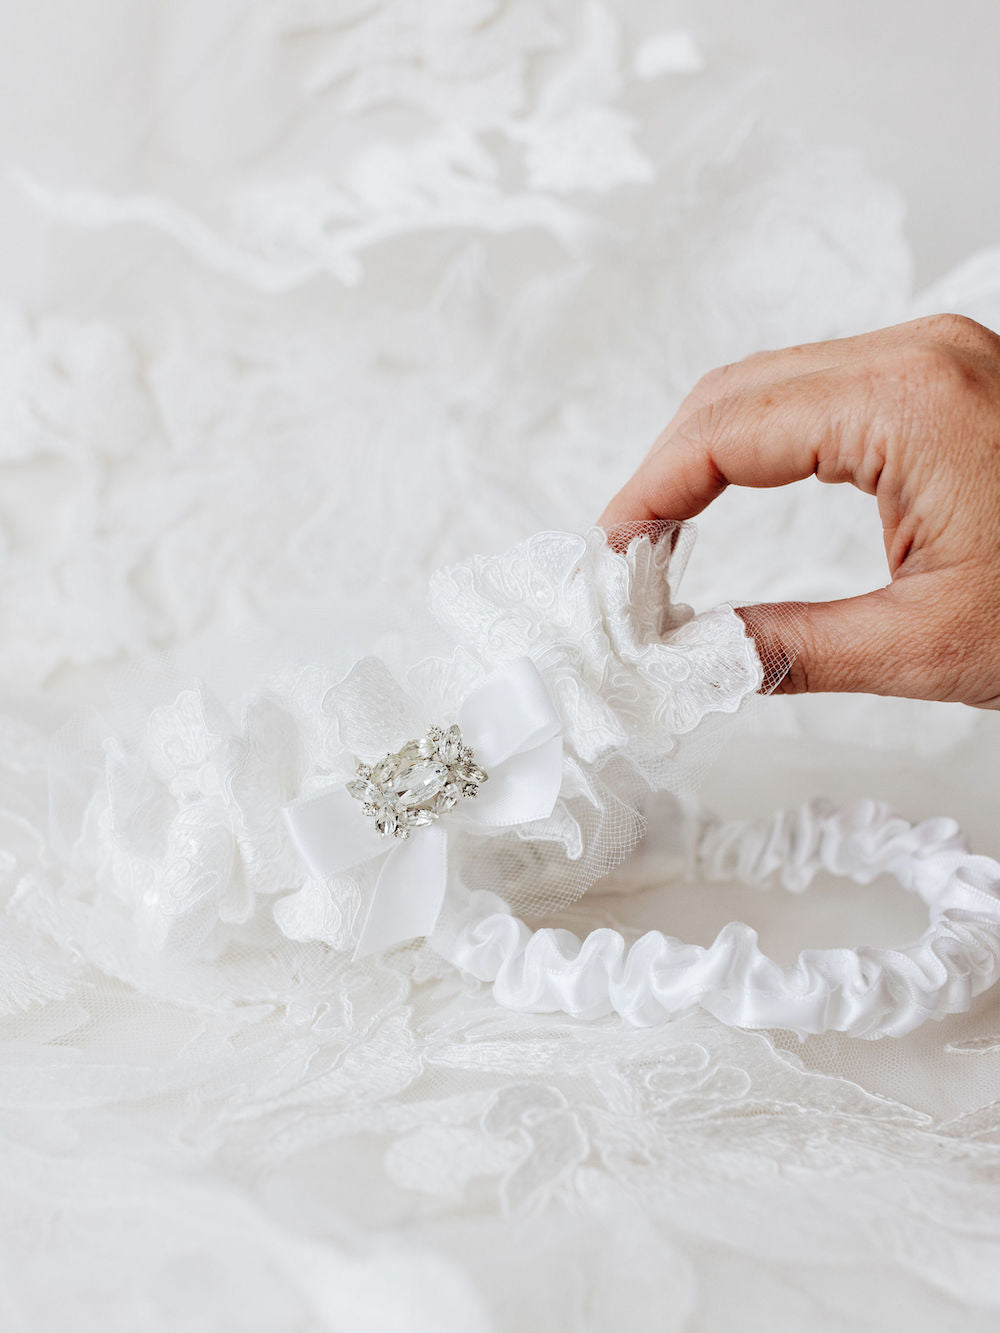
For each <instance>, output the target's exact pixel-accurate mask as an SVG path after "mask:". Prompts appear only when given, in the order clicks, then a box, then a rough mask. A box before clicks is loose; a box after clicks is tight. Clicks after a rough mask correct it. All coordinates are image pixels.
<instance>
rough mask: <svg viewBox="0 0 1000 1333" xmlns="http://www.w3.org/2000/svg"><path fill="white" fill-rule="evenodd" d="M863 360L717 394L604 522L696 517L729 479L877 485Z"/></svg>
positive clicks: (662, 446)
mask: <svg viewBox="0 0 1000 1333" xmlns="http://www.w3.org/2000/svg"><path fill="white" fill-rule="evenodd" d="M867 406H868V402H867V395H866V393H865V392H864V391H863V390H862V391H861V392H860V393H859V383H858V376H857V371H856V369H854V370H852V369H848V368H840V367H838V368H835V369H832V370H824V371H819V372H816V373H814V374H809V375H800V376H796V377H795V378H794V379H790V380H787V381H785V382H784V383H781V384H774V385H768V386H766V387H764V388H759V389H754V390H751V391H749V392H746V393H741V394H736V395H734V396H733V397H730V398H725V399H721V400H719V401H718V402H714V403H709V404H708V405H706V406H705V407H702V408H700V409H699V410H698V411H697V412H695V413H693V414H692V415H691V416H689V417H687V418H686V419H685V420H684V421H682V422H680V423H679V424H678V425H677V427H676V429H675V430H673V431H672V432H671V433H669V434H668V435H666V436H665V437H664V438H663V440H662V441H661V442H660V443H659V445H658V446H657V447H656V448H655V449H654V450H653V451H652V452H651V453H650V454H649V455H648V456H647V457H646V459H645V460H644V462H643V463H642V465H641V466H640V467H639V470H638V471H637V472H636V473H635V474H634V476H633V477H632V478H631V479H630V480H629V481H628V482H627V483H626V484H625V486H623V487H622V489H621V490H620V491H619V492H618V494H617V495H616V496H615V497H614V499H613V500H612V501H611V503H610V504H609V505H608V507H607V509H606V510H605V511H604V513H603V515H602V516H601V519H600V525H601V527H603V528H609V527H613V526H614V525H616V524H619V523H628V522H634V521H639V522H646V521H649V520H651V519H658V518H673V519H686V518H693V517H694V516H695V515H696V514H700V513H701V511H702V510H703V509H705V508H706V507H707V506H708V505H709V504H711V502H712V501H713V500H714V499H715V498H716V497H717V496H718V495H720V494H721V493H722V492H723V491H724V490H725V489H726V487H727V486H729V485H735V486H760V487H767V486H786V485H788V484H789V483H790V482H793V481H801V480H803V478H805V477H810V476H813V475H817V476H819V477H820V479H821V480H822V481H829V482H844V481H850V482H853V483H854V485H856V486H858V487H859V488H860V489H862V490H865V491H868V493H869V494H874V492H875V485H876V482H877V480H878V477H879V475H880V473H881V469H882V465H883V464H884V461H885V460H884V458H883V457H882V456H881V453H880V451H879V448H878V447H877V443H876V441H875V440H874V439H873V438H872V437H871V435H870V432H869V430H868V415H869V414H868V412H867V411H866V408H867Z"/></svg>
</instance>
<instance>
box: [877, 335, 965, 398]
mask: <svg viewBox="0 0 1000 1333" xmlns="http://www.w3.org/2000/svg"><path fill="white" fill-rule="evenodd" d="M886 368H887V369H888V370H889V371H890V374H893V373H894V377H896V378H899V379H900V380H902V381H903V382H904V384H905V385H906V387H907V389H910V390H912V389H916V390H918V391H919V392H921V393H935V394H939V395H945V396H947V397H953V396H955V395H961V394H965V393H968V392H970V391H972V390H974V389H976V388H978V386H979V382H980V378H981V371H980V368H979V367H978V366H977V365H976V363H975V362H973V361H971V360H970V359H969V358H968V356H967V355H966V354H965V353H964V352H963V351H961V350H960V349H959V348H957V347H955V346H954V345H952V344H949V343H939V342H919V343H915V344H914V345H913V346H911V347H908V348H906V349H905V351H903V352H900V353H898V354H897V356H896V357H895V358H894V359H893V360H892V362H891V363H889V365H888V366H887V367H886Z"/></svg>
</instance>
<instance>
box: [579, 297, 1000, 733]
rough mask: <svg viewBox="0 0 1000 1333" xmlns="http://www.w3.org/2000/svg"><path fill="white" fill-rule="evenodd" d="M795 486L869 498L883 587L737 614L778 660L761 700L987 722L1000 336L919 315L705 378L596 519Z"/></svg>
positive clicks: (996, 582)
mask: <svg viewBox="0 0 1000 1333" xmlns="http://www.w3.org/2000/svg"><path fill="white" fill-rule="evenodd" d="M812 475H815V476H817V477H818V478H819V480H820V481H826V482H845V481H848V482H851V483H852V484H853V485H854V486H857V487H858V488H859V489H860V490H863V491H866V492H868V494H869V495H874V496H875V497H876V499H877V502H878V510H879V514H880V516H881V519H882V528H883V536H884V540H885V551H886V556H887V558H888V562H889V571H890V574H891V576H892V581H891V582H890V583H889V584H888V585H887V586H886V587H884V588H879V589H878V590H877V591H874V592H869V593H867V594H865V595H864V596H860V597H848V598H845V599H844V600H842V601H834V602H814V603H808V604H807V603H782V604H778V605H763V606H753V607H745V608H742V609H741V610H740V614H741V615H742V616H743V619H744V620H745V621H746V623H747V627H748V629H749V631H750V632H751V633H752V634H753V636H754V638H755V639H756V640H757V642H758V645H759V646H760V647H761V656H762V658H764V657H771V658H773V657H774V656H775V654H777V655H779V656H781V655H783V656H784V657H785V659H786V661H787V663H788V668H789V669H788V673H787V675H786V676H785V679H784V681H783V682H782V684H781V685H779V687H778V688H779V689H783V690H786V691H788V692H792V693H799V692H802V691H807V690H808V691H820V690H852V691H864V692H867V693H871V694H898V695H905V696H909V697H910V698H916V699H942V700H957V701H960V702H962V703H966V704H972V705H974V706H976V707H979V708H1000V337H997V336H996V334H994V333H991V332H990V331H989V330H988V329H985V328H983V327H982V325H980V324H977V323H975V322H974V321H973V320H970V319H965V318H963V317H961V316H958V315H935V316H932V317H930V318H926V319H917V320H913V321H912V322H910V323H908V324H900V325H897V326H895V327H894V328H889V329H881V330H879V331H878V332H876V333H869V334H864V335H862V336H861V337H857V338H843V339H838V340H835V341H832V342H825V343H813V344H810V345H807V346H802V347H790V348H787V349H786V350H784V351H780V352H760V353H757V354H756V355H754V356H751V357H748V358H747V359H746V360H745V361H739V362H736V363H735V364H734V365H731V366H723V367H722V368H721V369H719V370H714V371H711V372H710V373H709V374H708V375H706V376H705V377H704V378H703V379H702V380H700V381H699V383H698V384H697V385H696V386H695V388H694V389H693V391H692V392H691V393H690V394H689V395H688V397H687V398H686V399H685V400H684V402H683V403H682V404H681V407H680V409H679V411H678V412H677V414H676V416H675V417H674V419H673V420H672V421H671V422H670V424H669V425H668V426H667V428H666V429H665V430H664V431H663V433H662V434H661V435H660V436H659V438H658V439H657V440H656V442H655V444H654V445H653V447H652V449H651V450H650V452H649V454H648V455H647V457H646V459H645V461H644V462H643V463H642V465H641V466H640V467H639V469H638V471H637V472H636V473H635V475H634V476H633V477H632V479H631V480H630V481H629V482H628V483H627V484H626V485H625V486H624V487H623V488H622V490H621V491H619V492H618V494H617V495H616V496H615V498H614V499H613V500H612V501H611V503H610V505H609V506H608V507H607V509H606V510H605V512H604V514H603V515H602V517H601V520H600V522H601V526H602V527H604V528H605V529H607V528H610V527H613V526H614V525H615V524H617V523H624V522H629V521H634V520H640V521H642V520H649V519H654V518H674V519H685V518H691V517H693V516H694V515H695V514H699V513H700V512H701V511H702V510H703V509H704V508H705V507H706V506H707V505H709V504H710V503H711V502H712V500H714V499H715V498H716V496H718V495H719V494H721V492H722V491H723V490H725V488H726V487H727V486H729V485H736V486H784V485H787V484H788V483H789V482H792V481H799V480H801V479H802V478H804V477H809V476H812ZM789 557H790V558H794V553H793V552H789ZM765 649H766V652H765Z"/></svg>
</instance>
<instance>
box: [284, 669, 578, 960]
mask: <svg viewBox="0 0 1000 1333" xmlns="http://www.w3.org/2000/svg"><path fill="white" fill-rule="evenodd" d="M457 721H458V725H459V727H460V728H461V732H462V736H463V739H464V740H465V742H466V743H467V744H468V745H470V746H471V747H472V749H473V751H474V752H475V756H476V762H477V763H478V764H480V765H481V766H482V767H483V768H484V769H485V770H486V771H487V773H488V774H489V781H488V782H486V783H485V784H484V785H483V786H482V787H481V788H480V792H479V795H478V797H477V798H476V799H475V800H474V801H469V802H463V803H462V805H461V807H459V808H456V809H455V810H454V811H452V812H450V813H448V814H445V815H444V816H442V818H441V819H439V820H438V821H437V822H436V823H434V824H430V825H428V826H427V827H425V828H418V829H415V830H414V831H413V833H412V834H411V835H410V837H409V838H407V839H405V840H400V841H396V840H395V839H389V840H388V842H389V846H390V847H391V851H388V854H386V852H387V840H386V839H385V838H383V837H382V836H381V835H380V834H379V833H378V832H377V831H376V829H375V825H374V822H373V821H372V820H371V818H369V817H368V816H367V815H365V814H364V813H363V811H362V809H361V806H360V805H359V803H358V802H357V801H356V800H355V799H354V798H353V797H352V796H350V794H349V793H348V791H347V789H346V787H345V786H338V787H334V788H332V789H331V790H329V791H323V792H320V793H318V794H317V795H315V796H307V797H304V798H303V799H301V800H298V801H294V802H293V803H292V804H291V805H288V806H286V807H285V809H284V816H285V821H286V823H287V825H288V829H289V832H290V833H291V836H292V841H293V842H294V844H295V846H296V848H297V849H298V852H299V854H300V855H301V857H302V859H303V860H304V861H305V863H306V865H307V866H308V867H309V869H310V870H311V871H312V873H313V874H314V875H316V876H317V877H318V878H320V879H326V878H328V877H330V876H332V875H337V874H340V873H342V872H343V871H345V870H348V869H350V868H351V867H352V866H357V865H361V864H362V863H363V862H365V861H370V860H373V859H374V858H375V857H378V856H384V857H385V859H384V861H383V862H382V866H381V868H380V870H379V874H378V879H377V881H376V883H375V891H374V893H373V894H372V897H371V900H370V902H369V904H368V911H367V914H366V916H365V919H364V923H363V925H362V927H361V934H360V937H359V939H358V944H357V948H356V949H355V951H354V957H355V958H356V959H357V958H363V957H365V956H366V955H368V954H372V953H377V952H379V951H381V950H382V949H387V948H389V947H390V945H393V944H399V943H401V942H402V941H403V940H408V939H412V938H413V937H414V936H417V935H429V934H430V933H431V932H432V931H433V929H434V926H435V924H436V923H437V919H438V916H439V915H440V913H441V905H442V903H443V902H444V895H445V889H446V888H447V883H448V823H449V821H450V820H452V819H454V818H455V817H456V816H457V817H458V818H459V819H461V820H463V821H464V822H465V824H466V825H467V826H468V825H470V824H471V825H473V826H478V827H480V828H483V829H500V828H509V827H512V826H513V825H516V824H527V823H531V822H532V821H533V820H536V819H546V818H548V816H549V815H550V814H551V813H552V810H553V807H554V806H555V803H556V798H557V796H558V795H559V788H560V785H561V783H562V753H563V744H562V734H561V725H560V722H559V717H558V715H557V713H556V711H555V708H554V707H553V705H552V700H551V699H550V698H549V693H548V690H547V689H546V688H545V682H544V681H543V680H542V678H541V676H540V675H539V674H538V670H537V668H536V667H535V665H534V663H533V662H532V661H531V660H530V658H527V657H519V658H516V659H515V660H514V661H512V662H509V663H507V664H506V665H505V666H503V667H501V668H500V670H499V671H497V672H495V673H494V674H493V675H492V676H490V677H489V678H488V679H487V680H485V681H484V682H483V683H482V685H480V686H478V687H477V688H476V689H475V690H473V691H472V693H471V694H470V695H469V696H468V697H467V698H466V700H465V702H464V703H463V704H462V705H461V707H460V708H459V710H458V718H457ZM406 739H408V738H407V737H400V742H401V743H402V742H403V741H404V740H406ZM459 810H460V812H461V813H459Z"/></svg>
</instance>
